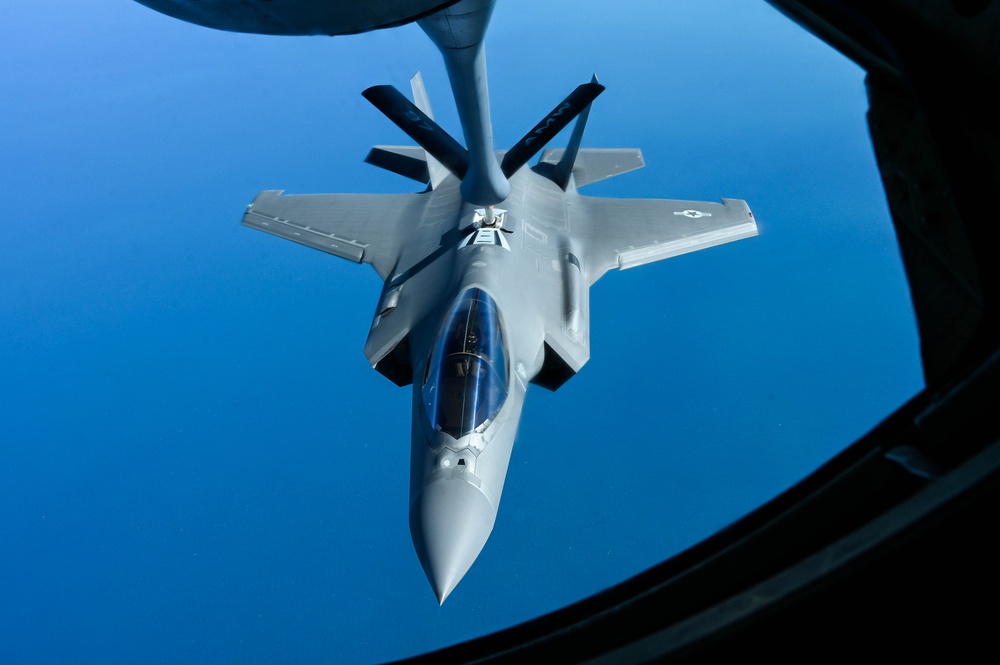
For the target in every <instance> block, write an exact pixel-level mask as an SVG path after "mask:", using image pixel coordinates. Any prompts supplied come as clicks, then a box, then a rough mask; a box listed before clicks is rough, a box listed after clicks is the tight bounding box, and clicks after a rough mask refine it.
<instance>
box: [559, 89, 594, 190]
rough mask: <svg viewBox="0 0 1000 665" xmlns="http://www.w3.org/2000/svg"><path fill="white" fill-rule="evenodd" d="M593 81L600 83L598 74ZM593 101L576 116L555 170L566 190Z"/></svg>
mask: <svg viewBox="0 0 1000 665" xmlns="http://www.w3.org/2000/svg"><path fill="white" fill-rule="evenodd" d="M590 82H591V83H598V80H597V74H594V75H593V77H592V78H591V79H590ZM592 105H593V102H591V103H590V104H587V107H586V108H585V109H583V110H582V111H580V115H578V116H577V118H576V124H575V125H574V126H573V134H572V135H571V136H570V138H569V145H567V146H566V152H564V153H563V156H562V159H560V160H559V163H558V164H556V170H555V182H556V184H557V185H559V187H561V188H562V189H563V191H566V188H567V187H568V186H569V179H570V176H572V175H573V165H574V164H575V163H576V156H577V154H578V153H579V152H580V142H581V141H583V132H584V130H586V128H587V118H589V117H590V107H591V106H592Z"/></svg>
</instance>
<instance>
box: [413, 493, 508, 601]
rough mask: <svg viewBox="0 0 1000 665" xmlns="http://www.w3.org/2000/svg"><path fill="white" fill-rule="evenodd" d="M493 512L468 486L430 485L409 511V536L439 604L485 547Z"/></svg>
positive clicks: (482, 497)
mask: <svg viewBox="0 0 1000 665" xmlns="http://www.w3.org/2000/svg"><path fill="white" fill-rule="evenodd" d="M496 515H497V512H496V509H495V508H494V507H493V505H492V504H491V503H490V501H489V499H487V498H486V495H485V494H483V493H482V492H481V491H480V490H479V488H478V487H476V486H475V485H473V484H472V483H470V482H468V481H466V480H464V479H459V478H445V479H440V480H436V481H434V482H432V483H430V484H429V485H427V486H426V487H425V488H424V491H423V493H421V494H420V496H419V497H417V499H416V501H414V502H413V505H411V506H410V535H411V536H412V537H413V546H414V547H415V548H416V550H417V556H418V557H420V563H421V564H422V565H423V567H424V573H426V574H427V580H428V581H429V582H430V583H431V587H433V589H434V594H435V595H436V596H437V599H438V602H439V603H442V604H443V603H444V601H445V598H447V597H448V594H450V593H451V592H452V590H453V589H454V588H455V587H456V586H457V585H458V583H459V582H460V581H461V580H462V578H463V577H465V573H467V572H468V570H469V568H470V567H471V566H472V563H473V562H474V561H475V560H476V557H478V556H479V553H480V552H481V551H482V549H483V545H485V544H486V539H487V538H489V537H490V532H491V531H493V523H494V522H495V521H496Z"/></svg>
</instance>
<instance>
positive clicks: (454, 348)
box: [140, 0, 757, 603]
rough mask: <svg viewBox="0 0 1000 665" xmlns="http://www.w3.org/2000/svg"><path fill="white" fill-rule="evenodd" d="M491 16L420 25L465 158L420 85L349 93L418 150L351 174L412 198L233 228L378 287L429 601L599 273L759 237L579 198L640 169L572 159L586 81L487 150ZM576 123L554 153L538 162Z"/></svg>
mask: <svg viewBox="0 0 1000 665" xmlns="http://www.w3.org/2000/svg"><path fill="white" fill-rule="evenodd" d="M140 1H142V2H147V3H148V4H151V5H156V4H157V3H159V4H164V5H166V4H169V3H167V0H156V2H153V0H140ZM175 2H176V0H175ZM493 3H494V0H460V1H459V2H458V3H456V4H452V5H450V6H449V7H447V8H445V9H440V10H438V11H436V12H434V13H431V14H429V15H426V16H424V18H421V19H419V21H418V23H419V25H420V27H421V28H422V29H423V30H424V32H426V33H427V34H428V36H429V37H430V38H431V39H432V40H433V41H434V43H435V44H436V45H437V46H438V48H439V50H440V51H441V53H442V55H443V56H444V60H445V64H446V67H447V70H448V75H449V80H450V83H451V87H452V91H453V93H454V97H455V101H456V105H457V107H458V112H459V119H460V121H461V124H462V129H463V132H464V135H465V147H463V146H462V145H460V144H459V143H458V141H456V140H455V139H453V138H452V137H451V136H449V135H448V134H447V133H446V132H445V131H444V130H442V129H441V128H440V127H439V126H438V125H437V124H435V122H434V120H433V117H432V113H431V109H430V106H429V104H428V101H427V95H426V93H425V90H424V87H423V83H422V81H421V79H420V77H419V75H417V76H416V77H414V79H413V81H412V82H411V84H412V92H413V98H414V101H413V103H411V102H410V100H408V99H407V98H405V97H404V96H403V95H402V94H401V93H399V92H398V91H396V90H395V89H394V88H391V87H389V86H376V87H373V88H369V89H368V90H366V91H365V92H364V95H365V97H366V98H367V99H368V100H369V101H371V102H372V103H373V104H374V105H375V106H376V107H378V108H379V109H380V110H381V111H382V112H383V113H385V115H387V116H388V117H389V118H390V119H391V120H392V121H393V122H395V123H396V124H397V125H398V126H399V127H400V128H401V129H403V131H404V132H406V133H407V134H408V135H409V136H410V137H411V138H412V139H413V140H414V141H415V142H416V143H417V144H418V145H417V146H379V147H375V148H374V149H373V150H372V151H371V152H370V153H369V155H368V157H367V160H366V161H368V162H370V163H372V164H375V165H377V166H380V167H383V168H385V169H388V170H390V171H392V172H394V173H397V174H400V175H404V176H407V177H410V178H413V179H415V180H417V181H419V182H421V183H424V184H425V185H426V190H425V191H422V192H420V193H415V194H391V195H386V194H315V195H301V196H282V193H281V191H265V192H261V193H260V194H258V195H257V197H256V198H255V199H254V201H253V203H251V204H250V206H249V207H248V208H247V210H246V212H245V214H244V216H243V224H245V225H246V226H250V227H253V228H255V229H260V230H261V231H266V232H268V233H271V234H273V235H276V236H279V237H282V238H286V239H288V240H293V241H295V242H298V243H301V244H304V245H308V246H310V247H314V248H316V249H320V250H323V251H325V252H328V253H330V254H333V255H335V256H339V257H342V258H346V259H350V260H352V261H356V262H359V263H370V264H371V265H372V267H373V268H375V270H376V271H377V272H378V274H379V276H380V277H381V278H382V279H383V280H385V285H384V287H383V289H382V294H381V296H380V297H379V301H378V305H377V307H376V308H375V318H374V320H373V321H372V325H371V331H370V332H369V334H368V341H367V343H366V344H365V355H366V356H367V357H368V360H369V361H370V362H371V364H372V366H373V367H374V368H375V369H377V370H378V371H379V372H381V373H382V374H384V375H385V376H386V377H387V378H389V379H391V380H392V381H393V382H394V383H396V384H397V385H399V386H406V385H410V384H412V385H413V416H412V444H411V445H412V449H411V472H410V531H411V534H412V536H413V544H414V546H415V548H416V551H417V555H418V556H419V558H420V562H421V564H422V565H423V568H424V571H425V572H426V574H427V578H428V580H429V581H430V583H431V586H432V587H433V589H434V593H435V595H436V596H437V598H438V601H439V602H441V603H443V602H444V600H445V598H447V597H448V595H449V594H450V593H451V592H452V590H453V589H454V588H455V586H456V585H457V584H458V583H459V581H460V580H461V579H462V577H463V576H464V575H465V574H466V572H467V571H468V570H469V568H470V566H471V565H472V563H473V562H474V561H475V560H476V557H478V555H479V553H480V551H481V550H482V548H483V546H484V545H485V543H486V540H487V538H488V537H489V535H490V532H491V531H492V530H493V525H494V522H495V520H496V516H497V509H498V507H499V505H500V496H501V494H502V492H503V485H504V479H505V477H506V475H507V466H508V464H509V462H510V456H511V450H512V448H513V445H514V439H515V436H516V434H517V428H518V421H519V420H520V416H521V407H522V406H523V404H524V398H525V393H526V391H527V388H528V384H529V383H534V384H537V385H540V386H542V387H545V388H548V389H550V390H555V389H557V388H559V386H561V385H562V384H563V383H564V382H566V380H568V379H569V378H570V377H572V376H573V375H574V374H576V373H577V372H578V371H579V370H580V368H581V367H583V365H584V364H585V363H586V362H587V360H588V359H589V357H590V302H589V289H590V286H591V285H592V284H594V282H596V281H597V280H598V279H599V278H600V277H601V276H602V275H604V273H606V272H607V271H608V270H610V269H612V268H618V269H620V270H624V269H626V268H633V267H636V266H640V265H643V264H646V263H650V262H652V261H659V260H661V259H666V258H670V257H673V256H677V255H680V254H684V253H687V252H693V251H696V250H699V249H704V248H706V247H711V246H713V245H719V244H722V243H726V242H730V241H732V240H739V239H741V238H747V237H750V236H754V235H756V234H757V225H756V223H755V221H754V218H753V215H752V213H751V212H750V209H749V208H748V207H747V204H746V203H745V202H744V201H740V200H735V199H722V200H721V203H706V202H695V201H669V200H661V199H610V198H593V197H587V196H582V195H580V194H578V193H577V190H578V188H580V187H583V186H584V185H587V184H589V183H592V182H596V181H599V180H602V179H605V178H609V177H611V176H615V175H619V174H622V173H626V172H628V171H631V170H634V169H638V168H641V167H642V166H643V160H642V154H641V153H640V151H639V150H637V149H600V150H593V149H590V150H588V149H583V148H581V147H580V146H581V139H582V136H583V132H584V127H585V125H586V122H587V117H588V115H589V112H590V107H591V103H592V102H593V100H594V99H595V98H596V97H597V96H598V95H599V94H600V93H601V92H602V91H603V90H604V87H603V86H602V85H600V84H599V83H598V82H597V80H596V78H594V79H593V80H592V81H590V82H589V83H585V84H583V85H581V86H579V87H578V88H577V89H576V90H574V91H573V93H572V94H570V95H569V97H567V98H566V99H565V100H564V101H563V102H561V103H560V104H559V105H557V106H556V107H555V108H554V109H553V110H552V112H550V113H549V114H548V115H546V116H545V118H544V119H543V120H542V121H541V122H540V123H539V124H538V125H536V126H535V127H534V128H533V129H532V130H531V131H530V132H528V133H527V134H526V135H525V137H524V138H523V139H522V140H521V141H519V142H518V143H517V144H516V145H515V146H513V147H512V148H511V149H510V150H508V151H506V152H502V151H499V152H498V151H495V150H494V147H493V139H492V126H491V122H490V114H489V99H488V93H487V84H486V65H485V54H484V50H483V38H484V35H485V32H486V28H487V25H488V23H489V18H490V15H491V13H492V11H493ZM176 4H177V6H178V7H181V8H186V7H187V5H186V4H185V3H182V2H177V3H176ZM209 4H210V3H209ZM305 4H309V3H308V2H306V3H305ZM192 6H194V7H196V8H198V9H199V10H202V9H204V6H203V5H192ZM317 6H320V5H317ZM322 6H324V7H325V5H322ZM158 8H159V7H158ZM177 11H178V12H179V11H180V9H178V10H177ZM220 16H224V17H231V16H232V15H230V14H225V13H224V12H223V13H220ZM265 18H266V17H265ZM227 20H230V19H228V18H227ZM260 20H263V19H260ZM206 24H208V22H207V20H206ZM216 27H223V28H225V29H237V28H233V27H229V26H226V25H222V26H216ZM275 30H277V28H275ZM574 119H575V120H576V125H575V127H574V129H573V131H572V135H571V137H570V140H569V144H568V146H567V147H566V148H565V149H551V148H549V149H545V145H546V144H547V142H548V141H549V140H550V139H552V138H553V137H555V135H556V134H557V133H558V132H559V131H560V130H561V129H563V128H564V127H567V126H568V125H569V124H570V123H571V122H572V121H573V120H574ZM539 152H541V157H540V159H539V161H538V162H537V163H536V164H534V165H532V166H529V165H528V162H529V160H531V159H532V158H533V157H534V156H535V155H537V154H538V153H539Z"/></svg>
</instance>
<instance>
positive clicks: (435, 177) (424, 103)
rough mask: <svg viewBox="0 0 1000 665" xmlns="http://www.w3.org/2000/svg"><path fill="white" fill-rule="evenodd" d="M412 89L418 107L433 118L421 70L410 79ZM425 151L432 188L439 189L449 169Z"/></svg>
mask: <svg viewBox="0 0 1000 665" xmlns="http://www.w3.org/2000/svg"><path fill="white" fill-rule="evenodd" d="M410 90H412V91H413V103H414V104H415V105H416V107H417V108H418V109H420V110H421V111H423V112H424V113H425V114H426V115H427V117H428V118H430V119H431V120H433V119H434V113H433V112H432V111H431V102H430V99H428V97H427V90H426V89H425V88H424V77H423V76H421V75H420V72H417V73H416V74H414V75H413V78H411V79H410ZM424 153H425V154H426V157H427V172H428V173H429V175H430V183H431V189H437V186H438V185H440V184H441V183H442V182H443V181H444V179H445V178H447V177H448V169H447V168H445V166H444V164H442V163H441V162H439V161H438V160H437V159H435V158H434V155H432V154H431V153H429V152H427V151H426V150H424Z"/></svg>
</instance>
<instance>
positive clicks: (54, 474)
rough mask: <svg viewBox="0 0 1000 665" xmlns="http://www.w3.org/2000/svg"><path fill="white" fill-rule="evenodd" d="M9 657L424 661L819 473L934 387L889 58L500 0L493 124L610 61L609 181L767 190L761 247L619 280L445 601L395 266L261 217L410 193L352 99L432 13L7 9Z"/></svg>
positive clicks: (759, 11) (760, 23)
mask: <svg viewBox="0 0 1000 665" xmlns="http://www.w3.org/2000/svg"><path fill="white" fill-rule="evenodd" d="M0 25H2V26H3V27H4V39H3V41H2V42H0V62H3V63H4V64H3V67H2V68H0V91H2V94H0V97H2V98H0V127H2V128H3V129H2V130H0V184H2V188H3V205H2V208H0V215H2V221H0V626H2V629H0V663H66V662H73V663H135V662H163V663H177V662H185V663H222V662H225V663H243V662H255V663H279V662H296V663H327V662H371V661H378V660H385V659H389V658H396V657H402V656H405V655H410V654H413V653H416V652H419V651H424V650H427V649H431V648H435V647H440V646H444V645H447V644H450V643H454V642H457V641H460V640H464V639H467V638H471V637H474V636H477V635H480V634H483V633H486V632H489V631H493V630H496V629H500V628H503V627H506V626H509V625H512V624H514V623H516V622H519V621H522V620H525V619H529V618H531V617H534V616H537V615H539V614H541V613H543V612H547V611H550V610H553V609H556V608H558V607H560V606H562V605H564V604H566V603H568V602H571V601H574V600H577V599H580V598H582V597H584V596H586V595H589V594H591V593H593V592H595V591H598V590H600V589H603V588H606V587H607V586H609V585H611V584H614V583H616V582H619V581H621V580H623V579H625V578H627V577H629V576H631V575H633V574H635V573H638V572H639V571H642V570H644V569H645V568H647V567H649V566H650V565H653V564H655V563H657V562H659V561H661V560H663V559H664V558H666V557H668V556H670V555H673V554H675V553H677V552H679V551H681V550H683V549H684V548H686V547H688V546H690V545H692V544H694V543H696V542H698V541H699V540H701V539H703V538H704V537H706V536H708V535H710V534H711V533H713V532H714V531H715V530H717V529H719V528H720V527H722V526H724V525H726V524H727V523H729V522H731V521H732V520H734V519H736V518H738V517H739V516H741V515H742V514H744V513H745V512H746V511H748V510H750V509H752V508H754V507H756V506H758V505H760V504H761V503H763V502H764V501H766V500H768V499H770V498H771V497H773V496H775V495H776V494H777V493H779V492H780V491H782V490H783V489H785V488H786V487H788V486H789V485H791V484H792V483H794V482H795V481H797V480H799V479H800V478H802V477H803V476H804V475H806V474H807V473H808V472H810V471H811V470H813V469H814V468H816V467H817V466H818V465H819V464H821V463H822V462H824V461H825V460H827V459H829V458H830V457H831V456H832V455H834V454H835V453H836V452H838V451H839V450H841V449H842V448H843V447H844V446H845V445H847V444H849V443H850V442H852V441H853V440H854V439H856V438H857V437H858V436H860V435H861V434H863V433H865V432H866V431H867V430H868V429H870V428H871V427H872V426H873V425H874V424H876V423H877V422H878V421H879V420H880V419H881V418H882V417H883V416H884V415H886V414H888V413H889V412H890V411H891V410H892V409H894V408H895V407H897V406H898V405H899V404H901V403H902V402H903V401H905V400H906V399H907V398H909V397H910V396H911V395H913V394H914V393H915V392H917V391H918V390H919V389H920V388H921V387H922V381H921V374H920V367H919V359H918V340H917V336H916V330H915V325H914V321H913V314H912V309H911V306H910V301H909V294H908V290H907V286H906V282H905V278H904V276H903V274H902V269H901V265H900V261H899V256H898V250H897V248H896V244H895V239H894V235H893V232H892V229H891V225H890V222H889V219H888V213H887V208H886V204H885V198H884V194H883V191H882V187H881V183H880V180H879V177H878V173H877V169H876V166H875V162H874V157H873V155H872V150H871V146H870V142H869V139H868V134H867V129H866V125H865V122H864V111H865V109H866V107H867V104H866V99H865V93H864V88H863V72H862V71H861V70H860V69H859V68H858V67H856V66H854V65H853V64H851V63H850V62H848V61H847V60H846V59H844V58H843V57H841V56H840V55H839V54H837V53H836V52H834V51H833V50H832V49H830V48H829V47H827V46H825V45H824V44H823V43H822V42H820V41H819V40H818V39H816V38H814V37H812V36H811V35H809V34H807V33H805V32H804V31H802V30H801V29H800V28H798V27H797V26H796V25H794V24H793V23H791V22H790V21H788V20H787V19H785V18H784V17H783V16H781V15H780V14H778V13H777V12H776V11H775V10H774V9H772V8H771V7H770V6H769V5H767V4H765V3H764V2H754V3H748V2H740V1H736V0H712V1H706V2H698V3H695V2H680V1H672V2H665V1H663V0H643V1H638V2H628V3H607V2H596V1H587V2H565V1H561V2H547V3H535V2H528V1H527V0H498V3H497V9H496V12H495V15H494V20H493V25H492V26H491V29H490V33H489V37H488V41H487V53H488V61H489V67H490V70H489V71H490V89H491V94H492V110H493V118H494V125H495V135H496V139H497V144H498V146H499V147H505V146H508V145H511V144H513V143H514V142H515V141H516V140H517V139H518V138H519V137H520V136H521V135H522V134H523V133H524V132H525V131H527V130H528V129H529V128H530V127H531V126H532V125H533V124H534V123H535V122H537V121H538V120H539V119H540V118H541V117H542V116H543V115H544V114H545V113H546V112H547V111H548V110H550V109H551V108H552V107H553V106H554V105H555V104H556V103H557V102H558V101H559V100H560V99H562V97H563V96H564V95H565V94H567V93H568V92H569V91H570V90H571V89H572V88H573V87H574V86H575V85H577V84H578V83H581V82H584V81H586V80H588V79H589V78H590V75H591V73H592V72H594V71H596V72H597V73H598V75H599V77H600V79H601V81H602V82H603V83H604V84H606V85H607V86H608V90H607V92H605V93H604V95H602V96H601V98H600V99H599V100H598V101H597V102H596V103H595V105H594V111H593V113H592V115H591V121H590V125H589V128H588V133H587V136H586V137H585V143H586V145H588V146H591V147H641V148H642V149H643V152H644V154H645V158H646V163H647V167H646V168H645V169H643V170H641V171H638V172H636V173H632V174H628V175H625V176H622V177H620V178H615V179H613V180H610V181H607V182H605V183H600V184H597V185H593V186H591V187H588V188H586V189H585V190H584V193H587V194H591V195H604V196H632V197H663V198H683V199H696V200H697V199H704V200H717V199H718V198H719V197H723V196H724V197H733V198H743V199H746V200H747V201H748V202H749V203H750V206H751V208H752V209H753V210H754V212H755V214H756V216H757V219H758V221H759V225H760V236H759V237H758V238H754V239H750V240H745V241H740V242H738V243H733V244H730V245H726V246H723V247H718V248H714V249H711V250H707V251H704V252H701V253H698V254H693V255H687V256H683V257H679V258H677V259H673V260H670V261H665V262H662V263H658V264H655V265H651V266H646V267H643V268H640V269H637V270H633V271H628V272H624V273H617V272H616V273H610V274H608V275H607V276H606V277H605V278H604V279H603V280H602V281H601V282H599V283H598V284H597V285H596V286H595V287H594V289H593V290H592V303H591V304H592V315H593V320H592V326H593V331H592V340H591V341H592V352H593V357H592V359H591V361H590V363H589V364H588V365H587V366H586V367H585V368H584V369H583V371H582V372H581V373H580V374H579V376H577V377H576V378H574V379H573V380H572V381H570V382H569V383H568V384H567V385H566V386H565V387H564V388H563V389H562V390H560V391H559V392H558V393H554V394H553V393H548V392H547V391H544V390H541V389H538V388H537V387H536V388H532V390H531V391H529V394H528V400H527V405H526V407H525V412H524V417H523V420H522V423H521V429H520V435H519V438H518V442H517V445H516V446H515V450H514V457H513V460H512V463H511V467H510V473H509V476H508V479H507V485H506V489H505V492H504V496H503V503H502V505H501V509H500V515H499V518H498V521H497V525H496V528H495V530H494V532H493V535H492V537H491V539H490V541H489V543H488V544H487V546H486V548H485V550H484V551H483V553H482V555H481V556H480V558H479V560H478V562H477V563H476V564H475V565H474V566H473V568H472V570H471V571H470V572H469V574H468V575H467V577H466V578H465V580H464V581H463V582H462V583H461V584H460V585H459V587H458V588H457V589H456V591H455V592H454V593H453V594H452V596H451V597H450V598H449V599H448V601H447V602H446V603H445V605H444V607H441V608H439V607H438V606H437V602H436V601H435V599H434V596H433V593H432V592H431V590H430V588H429V585H428V584H427V581H426V579H425V578H424V574H423V571H422V570H421V568H420V564H419V562H418V561H417V558H416V556H415V554H414V553H413V549H412V545H411V543H410V536H409V532H408V528H407V494H408V489H407V483H408V465H409V441H408V438H409V422H410V420H409V419H410V413H409V408H410V395H409V390H410V389H409V388H407V389H399V388H396V387H395V386H393V385H392V384H391V383H390V382H388V381H386V380H385V379H384V378H382V377H381V376H380V375H379V374H378V373H376V372H374V371H372V370H371V368H370V367H369V366H368V364H367V362H366V360H365V358H364V356H363V354H362V353H361V349H362V346H363V344H364V340H365V337H366V335H367V331H368V327H369V324H370V321H371V316H372V313H373V308H374V306H375V301H376V298H377V296H378V293H379V288H380V284H379V281H378V278H377V276H376V275H375V273H374V271H372V270H371V269H370V268H369V267H367V266H356V265H351V264H350V263H348V262H346V261H342V260H339V259H335V258H333V257H330V256H327V255H325V254H322V253H320V252H316V251H313V250H309V249H307V248H303V247H299V246H296V245H293V244H292V243H288V242H284V241H281V240H278V239H276V238H273V237H270V236H267V235H265V234H263V233H258V232H255V231H252V230H249V229H246V228H243V227H241V226H240V225H239V220H240V216H241V214H242V211H243V208H244V207H245V205H246V204H247V203H248V202H249V201H250V200H251V199H252V198H253V196H254V195H255V194H256V193H257V192H258V191H259V190H262V189H285V190H287V191H288V192H289V193H313V192H338V191H342V192H390V191H400V192H402V191H414V189H415V188H414V186H413V183H410V182H409V181H406V180H404V179H402V178H399V177H397V176H394V175H392V174H389V173H386V172H383V171H380V170H378V169H376V168H374V167H371V166H368V165H365V164H363V163H362V161H361V160H362V159H363V157H364V155H365V154H366V152H367V150H368V148H369V147H370V146H371V145H373V144H376V143H408V142H409V141H408V140H407V139H406V138H405V137H404V136H403V135H402V134H401V133H400V132H399V131H398V130H397V129H396V128H395V127H393V126H392V125H391V124H390V123H389V121H388V120H386V119H385V118H383V117H382V116H381V115H380V114H379V113H378V112H377V111H376V110H375V109H374V108H372V107H371V106H370V105H369V104H368V103H367V102H365V101H364V100H363V99H362V97H361V95H360V92H361V90H363V89H364V88H366V87H368V86H370V85H374V84H381V83H390V84H394V85H396V86H397V87H399V88H400V89H402V90H408V79H409V77H410V76H411V75H412V74H413V73H414V71H416V70H417V69H420V70H422V71H423V74H424V77H425V80H426V83H427V86H428V90H429V93H430V95H431V101H432V104H434V106H435V112H436V115H437V117H438V119H439V120H440V121H441V123H442V124H443V125H444V126H445V128H446V129H448V130H449V131H451V132H452V133H453V134H455V135H456V136H460V135H461V132H460V129H459V127H458V125H457V122H456V120H455V113H454V109H453V104H452V102H451V98H450V94H449V89H448V85H447V79H446V76H445V74H444V71H443V66H442V64H441V59H440V56H439V54H438V53H437V52H436V50H435V49H434V48H433V46H432V45H431V44H430V42H429V40H427V39H426V38H425V37H424V35H423V34H422V33H421V32H420V31H419V29H417V28H416V27H415V26H407V27H403V28H398V29H394V30H391V31H383V32H378V33H371V34H367V35H360V36H354V37H345V38H335V39H330V38H276V37H260V36H251V35H236V34H228V33H222V32H216V31H212V30H208V29H205V28H200V27H197V26H193V25H188V24H185V23H182V22H179V21H176V20H173V19H170V18H168V17H165V16H162V15H159V14H157V13H155V12H153V11H151V10H149V9H147V8H145V7H143V6H141V5H139V4H137V3H135V2H132V1H130V0H90V1H88V2H73V1H71V0H46V1H40V0H5V1H4V2H3V3H2V4H0Z"/></svg>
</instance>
